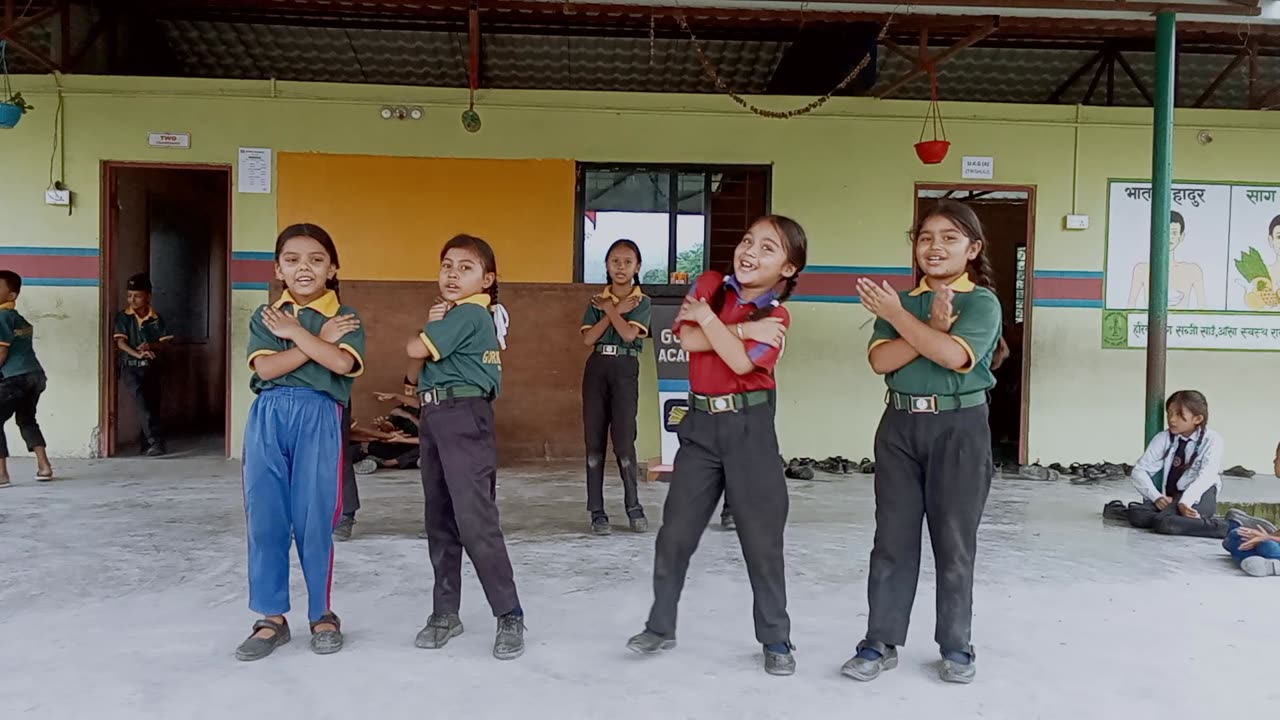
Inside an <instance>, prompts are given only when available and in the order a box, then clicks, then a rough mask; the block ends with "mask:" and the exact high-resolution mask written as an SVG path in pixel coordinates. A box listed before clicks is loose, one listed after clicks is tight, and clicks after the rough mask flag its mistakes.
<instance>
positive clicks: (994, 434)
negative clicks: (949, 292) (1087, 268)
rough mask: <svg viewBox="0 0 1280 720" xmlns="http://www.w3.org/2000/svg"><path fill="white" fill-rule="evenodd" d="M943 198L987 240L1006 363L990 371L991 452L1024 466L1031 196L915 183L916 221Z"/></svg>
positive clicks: (1023, 189) (1029, 190)
mask: <svg viewBox="0 0 1280 720" xmlns="http://www.w3.org/2000/svg"><path fill="white" fill-rule="evenodd" d="M942 198H950V199H952V200H959V201H960V202H963V203H965V204H966V205H968V206H969V207H971V208H973V210H974V212H976V213H977V215H978V219H979V220H981V221H982V226H983V229H984V230H985V232H986V235H987V255H988V257H989V258H990V259H991V266H992V269H993V270H994V272H995V278H994V279H995V284H996V295H997V296H999V298H1000V305H1001V307H1002V308H1003V310H1004V339H1005V342H1007V343H1008V344H1009V359H1008V360H1006V361H1005V362H1004V364H1003V365H1001V366H1000V367H999V368H998V369H997V370H996V371H995V376H996V388H995V390H993V391H992V392H991V444H992V453H993V455H994V457H995V461H996V463H997V464H1001V463H1002V464H1005V465H1010V464H1014V463H1025V462H1026V461H1027V417H1028V412H1027V409H1028V408H1029V407H1030V388H1029V387H1028V380H1029V378H1030V376H1031V373H1030V370H1031V356H1030V349H1031V280H1032V275H1031V268H1032V267H1033V266H1032V257H1033V247H1034V244H1035V206H1036V203H1035V199H1036V191H1035V188H1034V187H1030V186H1021V185H930V184H918V185H916V217H919V216H920V214H921V213H922V212H924V211H925V210H927V209H928V208H929V206H931V205H932V204H933V203H936V202H937V201H938V200H940V199H942ZM912 264H913V266H914V256H913V258H912ZM912 270H913V271H914V270H915V268H914V267H913V268H912Z"/></svg>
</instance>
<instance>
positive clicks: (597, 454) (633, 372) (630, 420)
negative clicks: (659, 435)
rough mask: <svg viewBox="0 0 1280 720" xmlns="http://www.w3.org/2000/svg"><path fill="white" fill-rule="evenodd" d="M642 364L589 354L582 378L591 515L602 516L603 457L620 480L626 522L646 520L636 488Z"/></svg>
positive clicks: (631, 358) (627, 356)
mask: <svg viewBox="0 0 1280 720" xmlns="http://www.w3.org/2000/svg"><path fill="white" fill-rule="evenodd" d="M639 383H640V359H639V358H635V357H631V356H630V355H613V356H608V355H601V354H600V353H595V352H593V353H591V357H589V358H587V366H586V369H585V370H583V373H582V425H583V434H584V435H585V437H586V445H587V511H588V512H590V513H591V515H592V516H593V517H595V516H601V515H606V514H607V513H605V511H604V454H605V450H606V449H607V448H608V440H609V438H610V437H612V439H613V454H614V457H616V458H617V460H618V475H619V476H620V477H621V478H622V494H623V500H622V503H623V507H624V508H625V509H626V511H627V517H629V518H637V517H644V508H643V507H641V505H640V494H639V492H638V490H637V488H636V482H637V481H636V407H637V403H638V402H639V395H640V385H639Z"/></svg>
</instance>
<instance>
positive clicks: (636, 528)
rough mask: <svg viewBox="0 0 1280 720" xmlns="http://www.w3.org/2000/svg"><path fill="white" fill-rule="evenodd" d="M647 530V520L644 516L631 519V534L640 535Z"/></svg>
mask: <svg viewBox="0 0 1280 720" xmlns="http://www.w3.org/2000/svg"><path fill="white" fill-rule="evenodd" d="M648 529H649V520H648V519H647V518H645V516H643V515H641V516H640V517H633V518H631V532H638V533H642V532H645V531H647V530H648Z"/></svg>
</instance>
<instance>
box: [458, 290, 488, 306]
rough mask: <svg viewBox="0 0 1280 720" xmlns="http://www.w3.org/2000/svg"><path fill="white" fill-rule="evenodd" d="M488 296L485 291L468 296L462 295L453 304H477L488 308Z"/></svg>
mask: <svg viewBox="0 0 1280 720" xmlns="http://www.w3.org/2000/svg"><path fill="white" fill-rule="evenodd" d="M489 303H490V298H489V295H488V294H487V293H476V294H475V295H472V296H470V297H464V298H462V299H461V300H459V301H458V302H456V303H454V305H479V306H480V307H482V308H485V309H486V310H487V309H488V308H489Z"/></svg>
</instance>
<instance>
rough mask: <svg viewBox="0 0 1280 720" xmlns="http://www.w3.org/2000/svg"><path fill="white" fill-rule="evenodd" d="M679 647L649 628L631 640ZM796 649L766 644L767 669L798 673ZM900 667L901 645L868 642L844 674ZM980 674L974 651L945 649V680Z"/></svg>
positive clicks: (644, 649) (864, 676) (654, 648)
mask: <svg viewBox="0 0 1280 720" xmlns="http://www.w3.org/2000/svg"><path fill="white" fill-rule="evenodd" d="M675 646H676V639H675V638H673V637H671V638H669V637H664V636H662V635H659V634H657V633H655V632H651V631H649V630H645V631H644V632H642V633H640V634H639V635H635V636H633V637H632V638H631V639H630V640H628V641H627V649H628V650H631V651H633V652H637V653H639V654H641V655H657V654H658V653H660V652H663V651H664V650H670V649H672V648H674V647H675ZM792 650H795V646H794V645H791V644H790V643H778V644H775V645H765V646H764V671H765V672H767V673H769V674H770V675H794V674H795V672H796V659H795V655H794V654H793V653H792ZM897 666H898V649H897V648H894V647H888V646H885V645H880V644H879V643H868V642H864V643H862V644H861V645H859V646H858V654H857V655H854V656H853V657H852V658H850V659H849V661H848V662H846V663H845V664H844V666H843V667H842V668H840V673H841V674H842V675H844V676H845V677H849V678H853V679H854V680H860V681H862V682H870V681H872V680H875V679H876V678H878V677H880V673H882V672H884V671H885V670H892V669H894V668H896V667H897ZM976 674H977V664H976V658H975V656H974V653H973V651H972V650H969V651H945V650H944V651H943V653H942V664H941V665H940V666H939V668H938V676H939V677H940V678H942V680H943V681H944V682H949V683H960V684H967V683H971V682H973V678H974V676H975V675H976Z"/></svg>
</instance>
